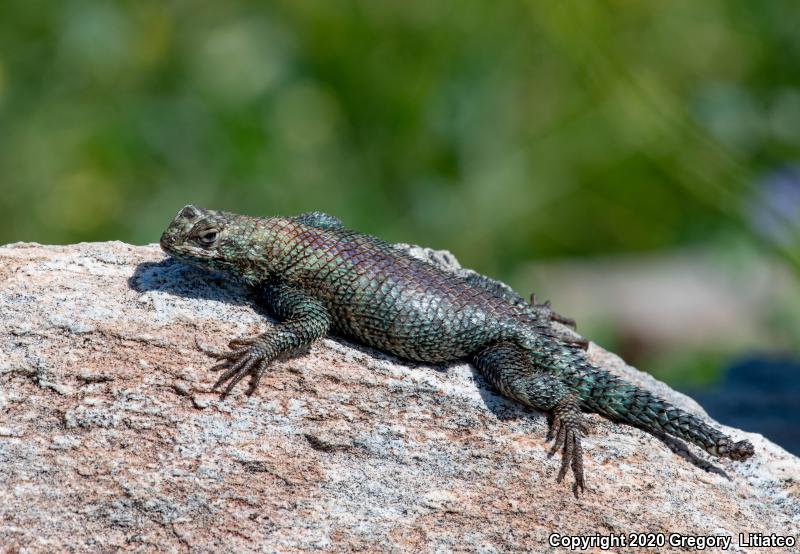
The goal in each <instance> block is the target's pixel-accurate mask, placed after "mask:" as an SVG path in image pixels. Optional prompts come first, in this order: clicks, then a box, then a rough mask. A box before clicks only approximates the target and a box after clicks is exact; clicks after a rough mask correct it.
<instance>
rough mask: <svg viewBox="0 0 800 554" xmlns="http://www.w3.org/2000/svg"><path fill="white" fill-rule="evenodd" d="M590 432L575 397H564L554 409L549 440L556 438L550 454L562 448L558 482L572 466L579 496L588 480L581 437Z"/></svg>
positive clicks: (576, 495)
mask: <svg viewBox="0 0 800 554" xmlns="http://www.w3.org/2000/svg"><path fill="white" fill-rule="evenodd" d="M585 434H588V428H587V427H586V423H585V422H584V421H583V417H582V416H581V412H580V408H579V406H578V403H577V401H576V400H575V398H574V397H572V396H571V395H570V396H566V397H564V398H563V399H562V400H561V401H560V402H559V403H558V404H557V405H556V407H555V408H554V409H553V419H552V423H551V425H550V430H549V431H548V433H547V440H554V442H553V447H552V448H551V449H550V452H549V453H548V456H553V455H554V454H555V453H556V452H558V451H559V450H561V468H560V469H559V471H558V476H557V477H556V482H557V483H560V482H561V481H562V480H563V479H564V477H565V476H566V474H567V470H568V469H570V468H572V474H573V475H574V476H575V484H574V485H573V486H572V492H573V494H575V497H576V498H577V497H578V493H579V492H585V491H586V481H585V480H584V477H583V448H582V447H581V437H582V436H583V435H585Z"/></svg>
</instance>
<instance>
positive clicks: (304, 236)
mask: <svg viewBox="0 0 800 554" xmlns="http://www.w3.org/2000/svg"><path fill="white" fill-rule="evenodd" d="M161 247H162V248H163V249H164V251H166V252H167V253H168V254H170V255H171V256H173V257H174V258H177V259H178V260H181V261H184V262H187V263H190V264H192V265H196V266H200V267H204V268H208V269H213V270H220V271H223V272H226V273H228V274H230V275H232V276H234V277H236V278H238V279H240V280H243V281H244V282H245V283H247V284H248V285H250V286H253V287H256V288H258V289H259V291H260V292H261V293H262V297H263V299H264V301H265V302H266V304H267V306H268V308H269V309H270V310H271V311H272V312H273V313H274V314H275V316H277V318H278V319H279V320H280V321H281V323H279V324H278V325H275V326H273V327H271V328H270V329H268V330H267V331H266V332H264V333H262V334H261V335H258V336H256V337H251V338H239V339H234V340H232V341H230V343H229V347H230V350H229V351H226V352H215V351H209V350H207V349H206V351H207V352H208V353H209V354H210V355H212V356H214V357H216V358H218V359H219V360H221V363H220V364H219V365H217V366H215V368H214V369H225V371H224V372H223V373H222V375H221V377H220V378H219V380H218V381H217V382H216V384H215V385H214V388H217V387H219V386H220V385H222V384H224V383H226V382H227V383H228V384H227V386H226V387H225V390H224V393H223V395H227V394H228V393H229V392H230V391H231V390H232V389H233V387H234V386H235V385H236V384H237V383H239V381H241V380H242V379H243V378H244V377H246V376H248V375H250V376H251V380H250V387H249V389H248V394H252V392H253V391H255V390H256V387H257V386H258V382H259V380H260V378H261V376H262V375H263V373H264V371H265V370H266V368H267V366H268V364H269V362H270V361H271V360H273V359H275V358H276V357H277V356H279V355H280V354H282V353H284V352H287V351H289V350H293V349H296V348H299V347H301V346H304V345H307V344H309V343H311V342H312V341H314V340H316V339H318V338H320V337H322V336H323V335H325V334H326V333H328V332H329V331H330V332H333V333H336V334H338V335H342V336H345V337H349V338H352V339H355V340H356V341H358V342H361V343H363V344H366V345H369V346H372V347H375V348H378V349H380V350H383V351H385V352H388V353H390V354H393V355H396V356H399V357H402V358H406V359H409V360H416V361H421V362H448V361H455V360H465V359H466V360H470V361H472V362H473V363H474V365H475V366H476V367H477V368H478V370H479V371H480V372H481V373H482V374H483V375H484V377H485V378H486V379H487V381H489V383H491V385H492V386H494V387H495V388H496V389H497V390H499V391H500V392H501V393H502V394H503V395H505V396H507V397H509V398H512V399H514V400H516V401H519V402H521V403H522V404H524V405H525V406H530V407H532V408H536V409H539V410H543V411H545V412H548V413H549V414H550V415H551V426H550V432H549V434H548V439H554V444H553V448H552V452H557V451H561V453H562V460H561V468H560V471H559V473H558V477H557V481H559V482H560V481H561V480H562V479H563V478H564V476H565V475H566V473H567V471H568V469H569V468H571V469H572V473H573V475H574V477H575V484H574V487H573V489H574V491H575V494H576V495H577V493H578V490H579V489H580V490H583V489H584V488H585V481H584V475H583V455H582V449H581V437H582V436H583V435H584V434H585V433H586V426H585V424H584V421H583V416H582V413H581V412H582V411H592V412H597V413H600V414H602V415H604V416H607V417H609V418H610V419H612V420H615V421H619V422H624V423H629V424H632V425H635V426H638V427H640V428H643V429H645V430H648V431H650V432H653V433H655V434H660V435H663V434H665V433H666V434H670V435H673V436H675V437H679V438H681V439H685V440H687V441H690V442H692V443H694V444H696V445H698V446H700V447H701V448H703V449H705V450H706V451H707V452H708V453H710V454H713V455H715V456H723V457H728V458H732V459H734V460H743V459H746V458H749V457H750V456H752V455H753V446H752V444H750V443H749V442H748V441H746V440H742V441H739V442H733V440H732V439H731V438H730V437H728V436H726V435H724V434H722V433H721V432H719V431H717V430H716V429H714V428H712V427H710V426H709V425H707V424H706V423H705V422H703V421H702V420H701V419H700V418H699V417H697V416H695V415H692V414H690V413H687V412H685V411H683V410H681V409H679V408H677V407H675V406H673V405H671V404H669V403H668V402H666V401H664V400H661V399H659V398H657V397H656V396H654V395H652V394H651V393H650V392H648V391H646V390H643V389H641V388H638V387H636V386H634V385H632V384H630V383H627V382H625V381H623V380H622V379H620V378H618V377H615V376H614V375H612V374H610V373H608V372H606V371H603V370H602V369H599V368H597V367H594V366H593V365H592V364H591V363H589V361H588V360H587V358H586V356H585V353H584V348H585V344H584V343H582V342H581V341H580V340H575V339H572V338H570V337H569V336H568V335H565V334H564V333H563V332H559V331H557V330H556V329H555V328H554V326H553V325H552V323H551V320H554V319H556V320H561V321H567V320H565V319H564V318H561V317H560V316H558V315H557V314H555V313H554V312H553V311H552V310H550V308H549V305H548V304H536V303H535V302H534V301H532V302H531V303H528V302H526V301H524V300H523V299H522V298H520V297H519V296H518V295H517V294H516V293H514V292H513V291H512V290H511V289H509V288H508V287H506V286H504V285H503V284H502V283H499V282H498V281H494V280H492V279H489V278H488V277H484V276H481V275H478V274H474V275H471V276H470V277H468V278H465V277H463V276H459V275H455V274H452V273H449V272H446V271H443V270H442V269H440V268H438V267H435V266H434V265H433V264H431V263H427V262H425V261H422V260H419V259H416V258H414V257H412V256H410V255H409V254H408V253H407V252H404V251H402V250H401V249H399V248H397V247H395V246H393V245H391V244H389V243H386V242H384V241H382V240H380V239H377V238H375V237H372V236H369V235H366V234H363V233H359V232H357V231H353V230H350V229H347V228H345V227H344V226H343V225H342V224H341V222H340V221H339V220H338V219H336V218H335V217H333V216H330V215H327V214H323V213H319V212H312V213H306V214H302V215H299V216H296V217H269V218H258V217H248V216H244V215H238V214H233V213H227V212H220V211H214V210H207V209H202V208H197V207H194V206H186V207H184V208H183V209H182V210H181V211H180V212H179V213H178V215H177V216H176V217H175V219H174V220H173V221H172V222H171V223H170V225H169V227H168V228H167V230H166V231H165V232H164V234H163V235H162V236H161Z"/></svg>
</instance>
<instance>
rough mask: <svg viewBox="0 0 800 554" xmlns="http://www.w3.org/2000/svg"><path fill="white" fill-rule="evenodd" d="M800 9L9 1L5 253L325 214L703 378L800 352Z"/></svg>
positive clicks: (4, 7) (672, 376) (3, 150)
mask: <svg viewBox="0 0 800 554" xmlns="http://www.w3.org/2000/svg"><path fill="white" fill-rule="evenodd" d="M798 21H800V3H797V2H796V1H791V0H786V1H777V0H773V1H770V2H752V1H749V0H740V1H733V0H732V1H714V0H704V1H702V2H699V1H696V0H671V1H670V2H663V1H656V0H654V1H623V0H618V1H608V2H599V1H598V2H586V1H564V0H557V1H556V0H553V1H528V2H476V1H471V0H459V1H447V0H443V1H439V2H429V1H417V0H406V1H404V2H374V1H369V0H364V1H353V2H340V1H331V0H316V1H305V0H299V1H298V0H292V1H288V0H286V1H275V2H264V3H253V2H244V1H235V0H228V1H225V2H219V1H210V0H206V1H191V2H190V1H178V0H176V1H163V0H158V1H150V0H135V1H133V0H131V1H119V2H108V1H100V0H96V1H91V0H65V1H59V2H50V1H47V2H45V1H41V0H4V1H3V2H0V187H2V189H1V192H0V220H2V221H3V223H4V224H3V225H2V226H0V243H6V242H12V241H23V240H24V241H38V242H45V243H72V242H76V241H97V240H111V239H118V240H122V241H126V242H133V243H152V242H155V241H156V240H157V239H158V236H159V234H160V232H161V230H162V229H163V227H164V226H165V225H166V224H167V222H168V221H169V220H170V219H171V217H172V216H173V215H174V213H175V212H176V211H177V210H178V209H179V208H180V207H181V206H183V205H184V204H187V203H197V204H199V205H203V206H207V207H215V208H222V209H227V210H231V211H240V212H244V213H249V214H258V215H269V214H295V213H299V212H301V211H308V210H322V211H327V212H330V213H333V214H335V215H337V216H339V217H340V218H341V219H342V220H344V222H345V223H346V224H347V225H349V226H352V227H355V228H358V229H360V230H364V231H367V232H371V233H373V234H376V235H379V236H381V237H383V238H385V239H387V240H390V241H402V242H413V243H418V244H423V245H426V246H432V247H436V248H447V249H449V250H451V251H452V252H454V253H455V254H456V255H457V256H458V258H459V259H460V260H461V262H462V263H463V264H464V265H466V266H469V267H473V268H475V269H477V270H479V271H481V272H484V273H488V274H491V275H494V276H496V277H500V278H503V279H505V280H507V281H509V282H510V283H511V284H512V285H513V286H515V287H516V288H518V289H519V290H520V291H521V292H523V293H527V292H529V291H530V290H532V289H535V290H536V291H537V292H538V293H540V295H541V296H542V297H551V298H552V299H553V300H554V302H555V304H556V307H557V308H559V311H562V312H566V313H567V314H569V315H573V316H576V317H577V318H578V319H579V320H580V321H581V323H582V327H581V330H582V331H585V332H586V333H587V334H588V335H589V336H590V337H592V338H594V339H596V340H598V342H600V343H601V344H603V345H604V346H606V347H609V348H611V349H615V350H617V351H619V352H621V353H622V354H623V355H625V356H626V357H627V359H629V360H630V361H631V362H633V363H635V364H638V365H640V366H642V367H647V368H649V369H652V370H654V371H655V372H656V373H657V375H659V376H660V377H662V378H665V379H667V380H668V381H670V382H673V383H678V384H685V385H686V386H694V385H696V386H699V385H704V384H708V383H712V382H714V381H716V380H719V379H720V378H721V375H722V374H723V372H724V369H725V368H726V367H728V366H730V364H731V363H732V360H735V359H737V357H741V356H743V355H746V354H750V355H752V353H753V352H757V353H764V355H766V356H770V357H775V356H778V357H788V358H789V359H791V358H793V357H794V358H795V359H796V356H797V351H798V346H797V345H798V344H800V323H798V322H799V321H800V292H799V291H800V289H799V288H798V276H800V224H799V223H798V222H799V221H800V163H798V162H800V32H798V31H799V30H798Z"/></svg>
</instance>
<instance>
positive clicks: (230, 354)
mask: <svg viewBox="0 0 800 554" xmlns="http://www.w3.org/2000/svg"><path fill="white" fill-rule="evenodd" d="M260 339H261V336H257V337H249V338H239V339H234V340H232V341H230V342H229V343H228V347H229V348H230V350H229V351H227V352H222V351H219V350H214V349H212V348H208V347H207V346H205V345H203V344H201V343H200V342H199V341H197V340H196V341H195V343H196V344H197V348H198V349H200V350H201V351H202V352H203V353H205V354H207V355H209V356H211V357H212V358H216V359H218V360H221V361H220V363H218V364H217V365H215V366H214V367H212V368H211V371H220V370H223V369H225V370H226V371H225V372H224V373H223V374H222V375H221V376H220V377H219V379H217V382H216V383H214V386H213V387H211V388H212V390H213V389H216V388H218V387H219V386H220V385H222V384H223V383H225V382H226V381H228V380H230V382H229V383H228V385H227V386H226V387H225V390H224V391H223V392H222V398H225V397H226V396H228V394H230V392H231V391H232V390H233V387H235V386H236V385H237V384H238V383H239V381H241V380H242V379H244V378H245V377H246V376H247V375H248V374H252V375H253V377H252V378H251V379H250V386H249V387H248V388H247V393H246V394H247V395H248V396H250V395H251V394H253V392H255V390H256V387H258V382H259V381H260V380H261V376H262V375H263V374H264V371H265V370H266V369H267V364H268V363H269V360H270V358H269V357H268V356H267V352H266V351H265V344H264V343H263V342H262V341H261V340H260Z"/></svg>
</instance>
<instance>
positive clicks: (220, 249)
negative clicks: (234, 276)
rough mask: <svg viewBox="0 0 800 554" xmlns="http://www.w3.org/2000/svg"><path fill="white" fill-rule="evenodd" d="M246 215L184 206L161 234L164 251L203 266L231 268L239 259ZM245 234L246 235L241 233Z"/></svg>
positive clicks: (234, 266) (246, 223) (222, 268)
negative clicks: (240, 240) (239, 239)
mask: <svg viewBox="0 0 800 554" xmlns="http://www.w3.org/2000/svg"><path fill="white" fill-rule="evenodd" d="M249 219H250V218H247V217H245V216H237V215H235V214H230V213H227V212H218V211H215V210H207V209H205V208H198V207H196V206H192V205H188V206H184V207H183V208H182V209H181V210H180V211H179V212H178V214H177V215H176V216H175V218H174V219H173V220H172V222H171V223H170V224H169V226H168V227H167V229H166V231H164V233H163V234H162V235H161V240H160V241H159V242H160V244H161V249H162V250H164V252H166V253H167V254H169V255H170V256H172V257H173V258H176V259H178V260H181V261H183V262H187V263H190V264H192V265H196V266H200V267H203V268H207V269H221V270H233V271H234V272H236V271H235V270H236V262H237V261H240V260H241V259H242V253H241V252H239V250H240V249H241V246H240V242H237V241H236V240H235V239H236V237H237V236H238V237H241V236H242V232H243V227H246V226H248V221H247V220H249ZM245 236H246V235H245Z"/></svg>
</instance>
